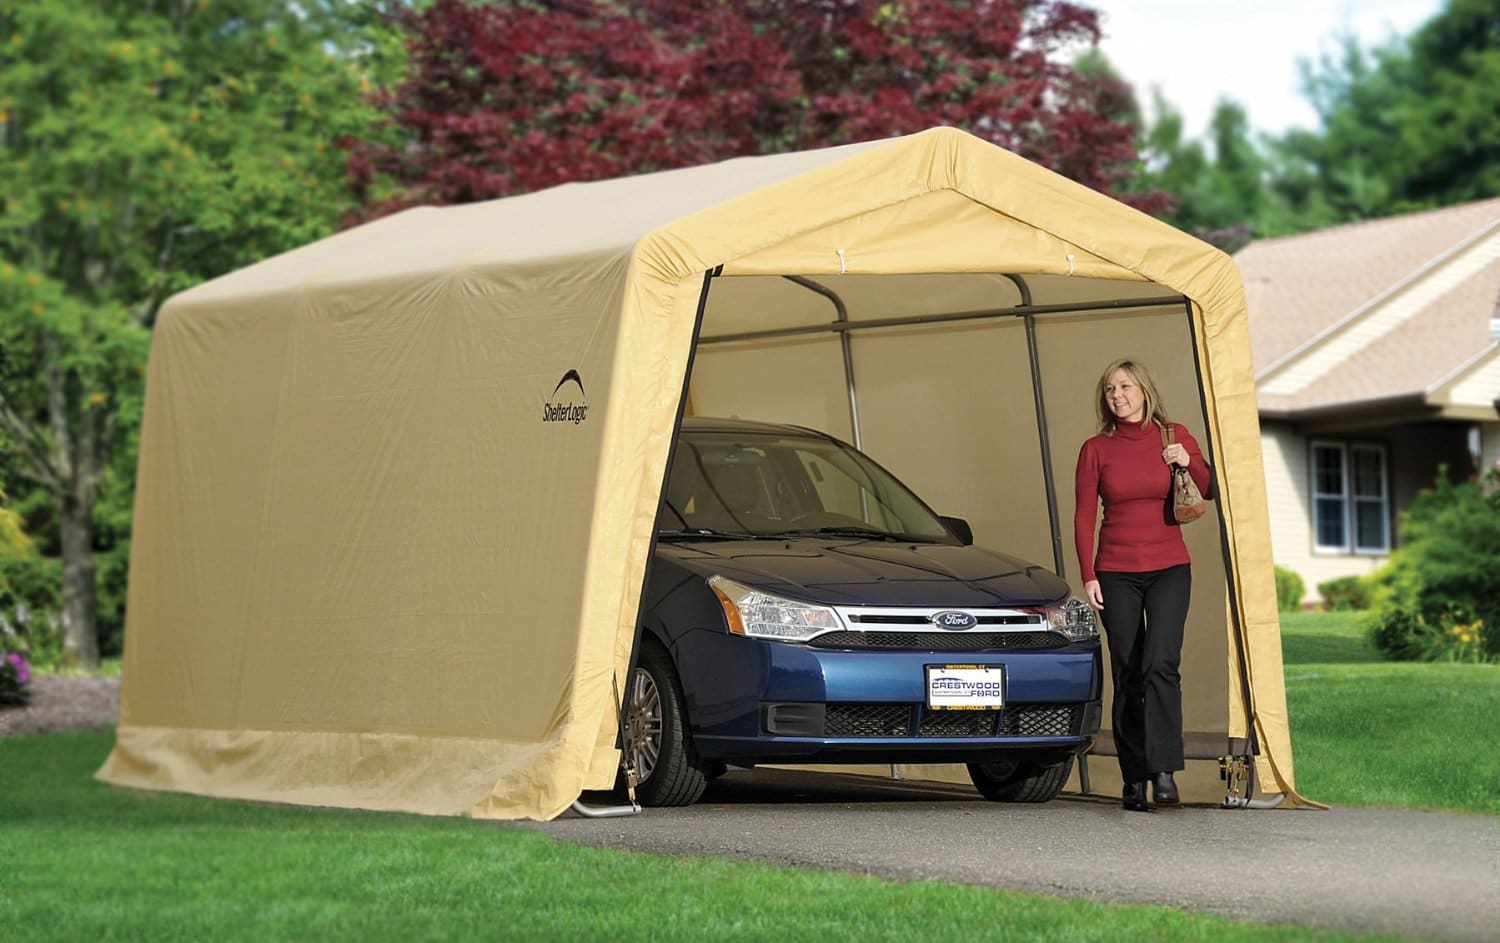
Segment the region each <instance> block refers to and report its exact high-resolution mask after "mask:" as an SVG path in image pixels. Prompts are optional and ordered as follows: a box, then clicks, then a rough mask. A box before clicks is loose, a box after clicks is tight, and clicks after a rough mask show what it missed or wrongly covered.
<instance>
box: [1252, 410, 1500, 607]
mask: <svg viewBox="0 0 1500 943" xmlns="http://www.w3.org/2000/svg"><path fill="white" fill-rule="evenodd" d="M1491 425H1492V426H1495V427H1496V428H1491V429H1490V430H1488V432H1489V437H1488V438H1486V439H1485V440H1484V443H1483V445H1484V447H1485V448H1487V449H1489V450H1491V451H1494V452H1495V453H1497V454H1496V458H1500V424H1491ZM1314 439H1317V440H1333V441H1347V442H1357V443H1369V444H1373V445H1380V446H1384V448H1385V450H1386V463H1387V464H1386V468H1387V474H1388V476H1389V481H1388V487H1389V495H1390V509H1391V520H1390V522H1389V523H1390V528H1391V537H1392V546H1394V545H1395V543H1396V540H1395V537H1396V526H1397V519H1398V518H1399V514H1400V511H1401V510H1402V509H1404V508H1406V507H1408V506H1409V505H1410V504H1411V502H1412V501H1413V500H1414V499H1415V498H1416V496H1417V493H1418V492H1419V491H1420V490H1421V489H1423V488H1430V487H1432V483H1433V481H1434V479H1435V477H1436V475H1437V467H1438V465H1439V464H1445V465H1447V466H1448V472H1449V476H1450V477H1452V478H1454V479H1456V480H1462V479H1463V478H1464V477H1466V476H1467V475H1468V474H1470V472H1471V471H1472V465H1471V463H1472V458H1471V456H1470V454H1469V450H1468V442H1467V430H1466V429H1465V428H1464V427H1463V426H1460V425H1456V424H1443V423H1424V424H1418V425H1407V426H1395V427H1389V428H1385V429H1379V430H1361V431H1360V432H1358V433H1355V434H1352V435H1348V436H1340V435H1326V434H1321V433H1320V434H1318V435H1316V436H1307V435H1304V434H1302V433H1301V432H1300V431H1298V430H1297V429H1296V427H1294V426H1292V425H1290V424H1288V423H1282V422H1275V421H1263V422H1262V423H1261V448H1262V451H1263V453H1264V456H1265V476H1266V498H1267V510H1268V512H1269V514H1270V523H1271V553H1272V556H1273V558H1274V559H1275V561H1276V565H1277V566H1281V567H1285V568H1286V569H1289V570H1292V571H1294V572H1295V573H1296V574H1297V575H1298V576H1300V577H1302V581H1303V583H1305V584H1306V587H1307V591H1306V593H1305V595H1304V596H1303V599H1302V601H1303V603H1304V604H1313V603H1317V602H1319V601H1320V600H1321V598H1322V597H1321V596H1319V594H1318V584H1319V583H1323V582H1326V581H1328V580H1331V579H1336V578H1337V577H1341V576H1363V575H1365V574H1367V573H1371V572H1373V571H1374V570H1376V569H1378V568H1379V567H1380V566H1381V565H1382V564H1384V563H1385V562H1386V560H1387V559H1388V555H1386V554H1368V553H1328V552H1320V551H1317V550H1315V549H1314V546H1313V530H1312V512H1311V491H1312V483H1311V478H1310V469H1309V464H1308V463H1309V455H1310V445H1311V441H1312V440H1314ZM1491 461H1493V459H1492V460H1491Z"/></svg>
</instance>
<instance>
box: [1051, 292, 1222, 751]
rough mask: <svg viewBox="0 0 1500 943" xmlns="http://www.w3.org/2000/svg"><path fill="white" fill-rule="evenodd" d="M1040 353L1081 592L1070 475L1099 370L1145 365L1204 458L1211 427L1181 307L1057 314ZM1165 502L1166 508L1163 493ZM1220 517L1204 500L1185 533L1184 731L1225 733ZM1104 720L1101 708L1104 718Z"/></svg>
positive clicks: (1062, 510)
mask: <svg viewBox="0 0 1500 943" xmlns="http://www.w3.org/2000/svg"><path fill="white" fill-rule="evenodd" d="M1037 348H1038V356H1039V358H1040V360H1041V364H1042V378H1043V384H1042V390H1043V393H1044V395H1045V399H1046V409H1047V428H1048V435H1049V438H1050V441H1051V443H1052V448H1051V452H1052V457H1053V458H1052V461H1053V467H1052V474H1053V481H1054V487H1055V489H1056V491H1057V496H1058V515H1059V519H1060V523H1061V530H1062V534H1061V536H1062V541H1063V547H1064V560H1065V563H1066V566H1067V570H1068V581H1069V583H1070V584H1071V585H1072V586H1073V588H1074V591H1075V592H1078V593H1082V590H1083V585H1082V582H1081V581H1080V579H1079V565H1078V550H1077V544H1076V542H1075V540H1074V537H1073V512H1074V509H1075V507H1076V498H1075V491H1074V472H1075V469H1076V464H1077V458H1078V452H1079V449H1080V447H1081V446H1082V444H1083V442H1084V440H1086V439H1088V438H1089V437H1090V436H1092V435H1094V434H1095V431H1096V429H1097V424H1098V420H1097V415H1096V412H1095V408H1094V391H1095V385H1096V383H1097V382H1098V379H1099V374H1100V373H1102V372H1103V371H1104V368H1105V367H1106V366H1108V365H1109V364H1110V363H1111V362H1112V361H1114V360H1117V359H1119V358H1122V357H1131V358H1134V359H1137V360H1139V361H1141V362H1143V363H1145V364H1146V365H1147V366H1148V368H1149V369H1150V370H1151V372H1152V374H1153V375H1154V376H1155V378H1156V383H1157V387H1158V389H1159V390H1160V392H1161V394H1162V398H1163V400H1164V401H1165V404H1166V408H1167V413H1168V415H1169V416H1171V417H1172V419H1173V421H1175V422H1180V423H1182V424H1183V425H1185V426H1187V428H1188V430H1189V432H1191V433H1192V435H1193V436H1194V438H1196V439H1197V440H1198V442H1199V444H1200V446H1201V447H1203V449H1204V452H1205V455H1206V454H1208V445H1207V441H1206V440H1207V435H1206V426H1207V423H1206V421H1205V419H1204V416H1203V412H1202V409H1201V407H1200V405H1199V399H1198V377H1197V374H1196V372H1195V368H1194V362H1193V349H1192V339H1191V336H1190V333H1189V330H1188V323H1187V317H1186V315H1185V314H1184V313H1183V312H1182V311H1180V310H1179V311H1160V310H1158V311H1155V312H1150V313H1130V314H1125V313H1099V314H1079V315H1055V316H1047V317H1042V318H1038V319H1037ZM1162 497H1163V502H1164V503H1165V499H1166V495H1165V494H1163V496H1162ZM1219 513H1220V512H1219V507H1218V505H1217V503H1216V502H1210V503H1209V513H1208V514H1207V515H1205V516H1204V517H1203V518H1201V519H1200V520H1198V521H1196V522H1194V523H1192V524H1190V525H1187V526H1185V527H1183V528H1182V536H1183V539H1184V541H1185V542H1186V544H1187V548H1188V553H1189V555H1190V556H1191V558H1192V561H1193V589H1192V599H1191V603H1190V606H1189V610H1188V621H1187V634H1186V638H1185V640H1184V643H1183V652H1182V676H1183V685H1182V687H1183V727H1184V732H1185V733H1186V734H1189V735H1192V734H1195V733H1196V734H1209V735H1212V736H1215V737H1227V734H1228V724H1229V716H1228V712H1227V711H1226V709H1225V704H1226V703H1227V701H1228V698H1229V691H1228V687H1227V685H1228V672H1227V671H1226V670H1225V667H1224V666H1225V664H1226V662H1227V660H1228V657H1229V653H1228V640H1227V636H1226V633H1225V630H1224V628H1225V610H1226V598H1227V593H1228V582H1227V578H1226V575H1225V570H1224V560H1223V555H1222V550H1221V543H1220V536H1219V522H1218V517H1219ZM1096 526H1097V525H1096ZM1106 661H1108V652H1107V650H1106ZM1105 687H1106V699H1107V705H1112V704H1113V691H1112V690H1110V686H1109V685H1106V686H1105ZM1109 716H1110V715H1109V707H1108V706H1106V711H1105V718H1106V721H1107V719H1108V717H1109ZM1107 726H1108V724H1107V723H1106V727H1107Z"/></svg>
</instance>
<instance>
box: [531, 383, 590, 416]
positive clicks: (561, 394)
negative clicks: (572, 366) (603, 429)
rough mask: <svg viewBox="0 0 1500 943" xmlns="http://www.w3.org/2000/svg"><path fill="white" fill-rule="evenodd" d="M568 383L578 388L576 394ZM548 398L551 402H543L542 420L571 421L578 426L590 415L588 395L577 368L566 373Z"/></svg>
mask: <svg viewBox="0 0 1500 943" xmlns="http://www.w3.org/2000/svg"><path fill="white" fill-rule="evenodd" d="M568 384H572V387H577V388H578V392H577V394H576V395H574V393H573V388H572V387H568ZM563 387H568V389H566V390H564V389H563ZM547 399H549V400H551V402H544V403H542V422H571V423H572V424H573V425H575V426H576V425H578V424H579V423H581V422H583V421H584V420H586V419H588V417H589V404H588V395H587V394H586V393H584V391H583V377H581V376H579V375H578V371H577V370H569V371H568V372H567V373H564V374H563V375H562V379H561V380H558V381H557V386H555V387H553V388H552V395H551V396H549V397H547Z"/></svg>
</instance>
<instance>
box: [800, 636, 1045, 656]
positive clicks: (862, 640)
mask: <svg viewBox="0 0 1500 943" xmlns="http://www.w3.org/2000/svg"><path fill="white" fill-rule="evenodd" d="M807 644H808V645H810V646H812V647H813V648H839V649H846V650H847V649H875V650H880V651H890V650H903V651H922V652H992V651H1011V650H1015V649H1024V648H1060V647H1062V646H1064V645H1066V644H1068V640H1067V638H1066V637H1064V636H1062V635H1059V634H1058V633H1056V632H827V633H825V634H823V635H820V636H818V637H817V638H815V639H813V640H811V641H810V642H808V643H807Z"/></svg>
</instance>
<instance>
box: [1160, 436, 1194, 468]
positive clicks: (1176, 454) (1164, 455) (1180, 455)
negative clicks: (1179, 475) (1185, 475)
mask: <svg viewBox="0 0 1500 943" xmlns="http://www.w3.org/2000/svg"><path fill="white" fill-rule="evenodd" d="M1161 460H1162V461H1164V462H1166V463H1167V464H1168V465H1174V464H1175V465H1181V466H1182V467H1183V468H1186V467H1188V461H1189V458H1188V450H1187V449H1185V448H1183V445H1182V443H1181V442H1173V443H1172V444H1171V445H1169V446H1167V447H1166V448H1164V449H1162V450H1161Z"/></svg>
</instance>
